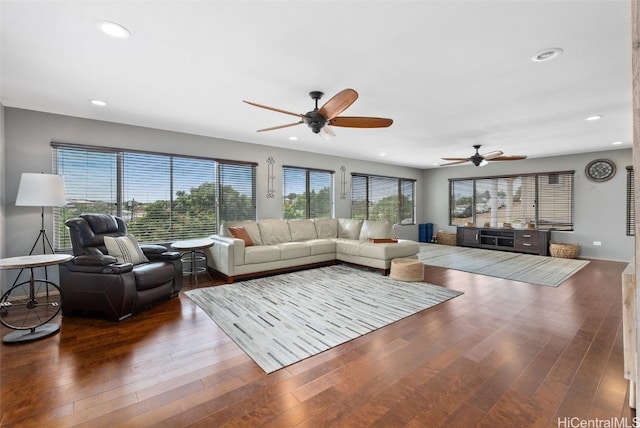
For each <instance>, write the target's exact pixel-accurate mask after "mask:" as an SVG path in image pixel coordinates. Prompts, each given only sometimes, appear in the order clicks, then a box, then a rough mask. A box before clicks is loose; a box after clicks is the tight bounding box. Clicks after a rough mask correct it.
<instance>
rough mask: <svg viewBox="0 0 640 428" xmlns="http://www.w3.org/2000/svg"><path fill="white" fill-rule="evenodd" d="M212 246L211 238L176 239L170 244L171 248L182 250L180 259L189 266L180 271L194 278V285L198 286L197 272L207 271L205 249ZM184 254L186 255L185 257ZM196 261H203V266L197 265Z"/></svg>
mask: <svg viewBox="0 0 640 428" xmlns="http://www.w3.org/2000/svg"><path fill="white" fill-rule="evenodd" d="M212 246H213V239H209V238H203V239H188V240H186V241H178V242H174V243H173V244H171V248H173V249H174V250H176V251H181V252H182V257H183V259H182V261H183V262H186V263H187V265H188V266H189V267H188V268H185V269H184V270H183V271H182V273H183V274H185V275H189V281H191V276H193V277H194V278H195V279H196V287H197V286H198V274H199V273H204V272H206V271H207V254H206V253H205V252H204V250H205V249H207V248H209V247H212ZM185 256H186V257H185ZM198 262H204V264H203V266H198Z"/></svg>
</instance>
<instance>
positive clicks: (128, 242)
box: [104, 235, 149, 265]
mask: <svg viewBox="0 0 640 428" xmlns="http://www.w3.org/2000/svg"><path fill="white" fill-rule="evenodd" d="M104 245H105V247H107V252H108V253H109V255H110V256H113V257H115V258H116V259H117V260H118V263H131V264H132V265H139V264H140V263H149V259H147V257H146V256H145V255H144V253H143V252H142V250H141V249H140V245H138V241H137V240H136V237H135V236H133V235H127V236H117V237H113V236H105V237H104Z"/></svg>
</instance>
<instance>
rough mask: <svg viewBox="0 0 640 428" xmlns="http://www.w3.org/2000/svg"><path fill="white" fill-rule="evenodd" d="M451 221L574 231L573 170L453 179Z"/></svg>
mask: <svg viewBox="0 0 640 428" xmlns="http://www.w3.org/2000/svg"><path fill="white" fill-rule="evenodd" d="M449 198H450V201H449V219H450V220H449V222H450V224H451V225H464V224H466V223H467V222H471V223H474V224H475V225H477V226H490V227H499V226H501V225H502V224H503V223H505V222H506V223H511V224H512V225H513V226H514V227H518V225H522V226H523V227H524V225H525V224H527V223H529V222H534V223H535V224H536V226H537V227H538V228H539V229H554V230H573V171H568V172H552V173H539V174H526V175H514V176H506V177H486V178H471V179H469V178H465V179H451V180H449Z"/></svg>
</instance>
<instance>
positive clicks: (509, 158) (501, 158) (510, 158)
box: [491, 155, 527, 161]
mask: <svg viewBox="0 0 640 428" xmlns="http://www.w3.org/2000/svg"><path fill="white" fill-rule="evenodd" d="M526 158H527V157H526V156H524V155H511V156H510V155H504V156H498V157H497V158H493V159H491V160H492V161H514V160H522V159H526Z"/></svg>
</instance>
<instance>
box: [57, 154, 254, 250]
mask: <svg viewBox="0 0 640 428" xmlns="http://www.w3.org/2000/svg"><path fill="white" fill-rule="evenodd" d="M52 147H53V154H54V156H53V158H54V165H53V168H54V171H55V172H56V173H57V174H60V175H62V176H63V177H64V181H65V186H66V189H67V202H68V203H67V206H66V207H61V208H60V209H58V210H57V211H56V213H55V215H54V221H55V222H56V233H54V246H55V247H56V248H57V249H68V248H70V247H71V243H70V242H69V238H68V233H67V231H66V226H65V225H64V222H65V221H66V220H67V219H69V218H72V217H76V216H78V215H79V214H82V213H89V212H92V213H105V214H113V215H117V216H119V217H122V218H123V219H124V220H125V222H126V223H127V227H128V230H129V232H130V233H132V234H134V235H136V237H137V238H138V240H139V241H140V242H144V243H169V242H172V241H176V240H182V239H192V238H201V237H204V236H209V235H211V234H214V233H216V230H217V226H218V223H219V222H221V221H224V220H237V219H243V220H245V219H246V220H255V211H256V210H255V181H256V180H255V169H256V168H255V164H250V163H247V164H243V163H238V162H228V163H227V162H223V161H219V160H214V159H206V158H201V157H187V156H175V155H168V154H162V153H146V152H135V151H123V150H116V149H108V148H93V147H81V146H67V145H63V144H58V143H53V144H52ZM218 202H220V203H218ZM223 206H224V208H223Z"/></svg>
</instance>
